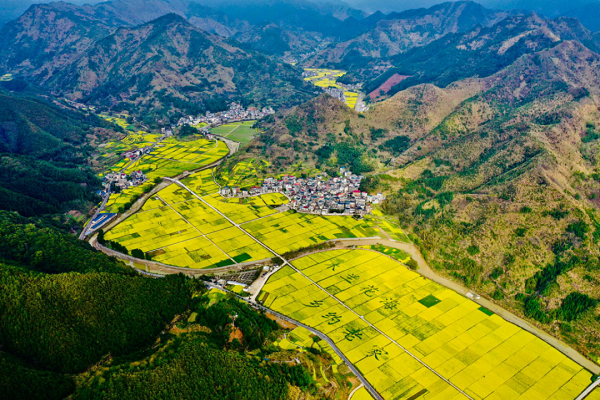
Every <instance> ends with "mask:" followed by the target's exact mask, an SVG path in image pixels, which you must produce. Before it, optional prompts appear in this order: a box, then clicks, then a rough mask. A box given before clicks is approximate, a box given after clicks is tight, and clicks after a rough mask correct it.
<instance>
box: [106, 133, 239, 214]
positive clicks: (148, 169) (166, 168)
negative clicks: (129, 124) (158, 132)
mask: <svg viewBox="0 0 600 400" xmlns="http://www.w3.org/2000/svg"><path fill="white" fill-rule="evenodd" d="M228 152H229V150H228V149H227V146H226V145H225V144H224V143H223V142H220V141H214V140H206V139H198V140H193V141H189V142H182V141H178V140H177V139H174V138H168V139H165V140H164V141H163V142H161V143H160V144H159V145H157V146H156V147H155V148H154V149H153V150H152V151H151V152H150V153H148V154H146V155H144V156H143V157H141V158H140V159H139V160H137V161H135V162H133V163H129V160H127V159H125V160H121V161H120V162H119V163H117V164H116V165H115V166H113V168H112V170H114V171H123V172H124V173H126V174H130V173H131V172H133V171H138V170H141V171H142V172H143V173H144V174H145V175H146V176H147V177H148V179H149V182H147V183H145V184H144V185H142V186H138V187H131V188H128V189H125V190H123V191H122V192H121V193H119V194H113V195H111V198H110V200H109V202H108V203H107V208H106V209H107V211H108V212H117V211H119V210H120V209H121V210H122V208H121V207H123V205H125V204H128V203H129V202H130V201H131V199H135V198H136V197H137V196H139V195H141V194H142V193H144V191H145V190H147V189H148V188H149V187H151V186H152V185H153V183H152V181H153V180H154V179H156V178H162V177H164V176H176V175H178V174H180V173H182V172H185V171H192V170H195V169H199V168H201V167H203V166H205V165H209V164H211V163H213V162H215V161H217V160H219V159H221V158H223V157H224V156H226V155H227V154H228ZM125 167H127V168H125ZM211 181H212V178H211Z"/></svg>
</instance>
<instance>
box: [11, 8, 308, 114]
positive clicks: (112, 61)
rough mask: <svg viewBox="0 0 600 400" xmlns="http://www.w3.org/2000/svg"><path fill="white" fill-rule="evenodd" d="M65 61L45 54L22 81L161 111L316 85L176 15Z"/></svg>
mask: <svg viewBox="0 0 600 400" xmlns="http://www.w3.org/2000/svg"><path fill="white" fill-rule="evenodd" d="M65 58H66V56H65ZM62 59H63V58H61V60H62ZM65 64H67V62H66V61H65V62H64V63H63V62H57V61H56V60H55V59H54V58H49V59H47V60H46V63H44V64H42V65H41V66H38V68H39V69H40V70H42V71H45V72H44V73H36V72H31V73H30V75H29V79H30V81H31V82H33V83H34V84H37V85H40V86H41V87H43V88H46V89H48V90H50V91H51V92H52V93H53V94H55V95H57V96H66V97H69V98H70V99H72V100H77V101H84V102H93V103H94V104H99V105H102V106H114V105H116V104H118V103H122V104H123V108H128V109H130V110H131V111H137V112H142V111H143V110H153V111H155V112H157V113H162V114H163V115H164V114H170V113H172V112H180V111H182V110H185V111H186V112H190V113H192V112H193V113H197V112H200V111H203V110H206V109H210V107H211V106H210V105H209V103H210V102H211V101H212V100H214V99H221V100H219V101H221V102H222V101H223V100H228V99H238V100H239V99H243V100H244V101H246V102H249V103H254V104H257V105H263V106H266V105H289V104H291V103H293V102H296V101H302V99H308V98H309V96H311V95H312V93H314V92H315V90H316V89H315V88H314V87H312V86H311V85H309V84H307V83H305V82H304V81H302V80H301V78H300V75H301V74H300V72H299V71H298V70H296V69H295V68H294V67H291V66H287V65H283V64H279V63H277V62H275V61H274V60H272V59H270V58H268V57H267V56H265V55H263V54H260V53H257V52H254V51H250V50H242V49H241V48H239V47H237V46H236V44H235V43H234V42H229V41H227V40H226V39H224V38H222V37H220V36H217V35H213V34H210V33H208V32H206V31H203V30H201V29H199V28H197V27H195V26H193V25H191V24H190V23H189V22H188V21H186V20H185V19H184V18H183V17H181V16H179V15H176V14H168V15H166V16H163V17H160V18H158V19H156V20H154V21H151V22H149V23H147V24H144V25H141V26H137V27H131V28H130V27H120V28H117V29H116V31H115V32H114V33H112V34H110V35H108V36H106V37H104V38H102V39H99V40H97V41H95V42H94V43H92V44H90V45H89V46H88V48H87V49H85V51H82V52H81V54H79V55H78V56H77V57H72V58H71V59H70V60H69V61H68V65H65ZM15 70H16V71H23V73H25V72H26V71H28V69H25V68H24V69H23V70H20V69H19V67H17V68H15V69H12V70H11V71H15ZM219 107H220V106H219Z"/></svg>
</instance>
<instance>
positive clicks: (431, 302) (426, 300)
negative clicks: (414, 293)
mask: <svg viewBox="0 0 600 400" xmlns="http://www.w3.org/2000/svg"><path fill="white" fill-rule="evenodd" d="M439 302H441V300H440V299H438V298H437V297H435V296H434V295H432V294H430V295H429V296H426V297H423V298H422V299H421V300H419V303H421V304H423V305H424V306H425V307H427V308H429V307H432V306H435V305H436V304H438V303H439Z"/></svg>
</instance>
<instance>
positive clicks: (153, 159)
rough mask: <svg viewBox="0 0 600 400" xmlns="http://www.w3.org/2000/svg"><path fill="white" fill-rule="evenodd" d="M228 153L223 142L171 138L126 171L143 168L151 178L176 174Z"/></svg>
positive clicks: (208, 162)
mask: <svg viewBox="0 0 600 400" xmlns="http://www.w3.org/2000/svg"><path fill="white" fill-rule="evenodd" d="M228 153H229V150H228V149H227V146H226V145H225V143H223V142H216V141H212V140H205V139H199V140H195V141H192V142H179V141H177V140H176V139H173V138H169V139H166V140H165V141H163V142H162V143H161V144H160V145H158V146H156V147H155V148H154V149H153V150H152V152H151V153H150V154H147V155H145V156H143V157H142V158H141V159H140V160H138V161H136V162H135V163H133V164H132V165H131V166H130V167H129V168H127V170H126V171H125V173H131V172H132V171H137V170H141V171H142V172H144V174H146V175H147V176H148V178H149V179H154V178H156V177H161V178H162V177H164V176H175V175H178V174H180V173H182V172H184V171H191V170H194V169H198V168H201V167H203V166H205V165H208V164H211V163H213V162H215V161H217V160H219V159H221V158H223V157H225V156H226V155H227V154H228Z"/></svg>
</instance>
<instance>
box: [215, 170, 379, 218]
mask: <svg viewBox="0 0 600 400" xmlns="http://www.w3.org/2000/svg"><path fill="white" fill-rule="evenodd" d="M340 175H341V176H340V177H333V178H331V177H328V176H327V174H326V173H323V174H322V175H317V176H316V177H314V178H307V179H304V178H297V177H295V176H293V175H284V176H283V177H281V179H275V178H266V179H265V180H264V182H263V185H262V186H254V187H252V188H250V189H248V190H245V189H240V188H239V187H232V188H230V187H228V186H226V187H223V188H222V189H221V190H220V193H221V195H222V196H223V197H239V198H243V197H250V196H257V195H261V194H266V193H282V194H284V195H285V196H287V197H288V198H289V200H290V202H289V204H288V206H289V208H291V209H293V210H296V211H298V212H302V213H308V214H320V215H330V214H345V215H358V216H362V215H365V214H370V213H371V211H372V206H371V205H372V204H379V203H381V202H382V201H383V200H384V197H383V195H382V194H381V193H378V194H377V195H375V196H372V195H369V194H368V193H367V192H362V191H360V190H359V187H360V182H361V180H362V179H363V176H362V175H355V174H353V173H352V172H349V171H346V170H345V168H343V167H342V168H340Z"/></svg>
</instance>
